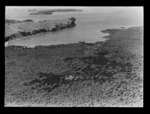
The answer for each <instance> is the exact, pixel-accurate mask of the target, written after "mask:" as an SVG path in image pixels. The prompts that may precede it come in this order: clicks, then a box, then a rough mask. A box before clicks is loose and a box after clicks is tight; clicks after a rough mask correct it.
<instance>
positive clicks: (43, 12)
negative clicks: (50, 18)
mask: <svg viewBox="0 0 150 114" xmlns="http://www.w3.org/2000/svg"><path fill="white" fill-rule="evenodd" d="M79 11H82V10H79V9H47V10H36V9H33V10H28V12H30V13H29V14H30V15H52V14H53V13H54V12H79Z"/></svg>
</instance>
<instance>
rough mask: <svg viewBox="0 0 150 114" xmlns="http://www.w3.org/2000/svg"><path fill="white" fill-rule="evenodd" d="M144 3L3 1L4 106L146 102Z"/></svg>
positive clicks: (141, 104)
mask: <svg viewBox="0 0 150 114" xmlns="http://www.w3.org/2000/svg"><path fill="white" fill-rule="evenodd" d="M143 18H144V7H143V6H5V28H4V31H5V33H4V43H5V44H4V50H5V57H4V58H5V76H4V79H5V81H4V86H5V87H4V107H100V108H101V107H143V89H144V87H143V83H144V82H143V77H144V76H143V44H144V43H143V41H144V35H143V33H144V31H143V30H144V24H143Z"/></svg>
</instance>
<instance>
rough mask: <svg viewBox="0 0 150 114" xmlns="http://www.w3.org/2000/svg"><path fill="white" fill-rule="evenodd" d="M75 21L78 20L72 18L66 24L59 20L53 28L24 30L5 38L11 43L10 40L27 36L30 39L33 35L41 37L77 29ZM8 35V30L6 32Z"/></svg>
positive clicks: (46, 22)
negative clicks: (46, 34) (73, 28)
mask: <svg viewBox="0 0 150 114" xmlns="http://www.w3.org/2000/svg"><path fill="white" fill-rule="evenodd" d="M75 21H76V19H75V18H74V17H71V18H69V19H68V20H66V21H65V22H64V23H63V22H61V20H60V22H59V20H58V22H59V23H58V22H57V23H55V24H54V25H53V26H54V27H52V28H47V27H45V28H39V29H37V28H35V29H34V30H32V31H23V30H22V31H19V32H16V33H13V34H11V35H9V36H7V37H5V42H7V41H9V40H13V39H20V38H25V37H26V36H27V37H28V36H33V35H41V34H45V33H50V32H57V31H60V30H63V29H66V28H71V27H75V26H76V23H75ZM23 22H24V21H23ZM23 22H22V23H23ZM22 23H21V24H22ZM31 23H35V22H31ZM31 23H30V24H31ZM43 23H45V24H49V23H51V22H49V20H46V21H44V22H43ZM37 24H40V22H38V23H37ZM9 26H13V24H12V25H9ZM9 26H8V27H9ZM29 27H30V26H29ZM18 28H19V26H18ZM30 28H32V26H31V27H30ZM6 33H7V30H6Z"/></svg>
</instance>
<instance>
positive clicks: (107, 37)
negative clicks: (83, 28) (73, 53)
mask: <svg viewBox="0 0 150 114" xmlns="http://www.w3.org/2000/svg"><path fill="white" fill-rule="evenodd" d="M133 27H141V26H129V27H124V28H122V27H119V28H111V29H109V28H108V29H104V30H100V32H101V33H106V34H107V35H105V36H103V37H99V38H104V39H105V41H95V42H93V44H95V43H96V42H106V41H108V40H109V39H110V38H111V36H112V33H111V32H110V30H114V29H115V30H123V29H128V28H133ZM66 29H67V28H66ZM68 29H69V28H68ZM54 32H59V30H58V31H54ZM51 33H52V32H46V33H40V34H35V35H31V36H26V37H22V38H16V39H12V40H10V41H7V42H5V47H8V46H11V45H9V42H11V41H14V40H20V39H25V38H30V37H32V36H33V37H35V36H38V37H39V36H40V35H41V37H42V36H43V35H47V34H51ZM78 42H80V41H78ZM85 43H88V42H85ZM68 44H70V43H68ZM71 44H74V43H71ZM52 45H55V46H57V45H60V44H52ZM64 45H67V44H64ZM13 46H21V45H13ZM37 46H39V45H37ZM40 46H50V45H40ZM23 47H30V48H34V47H36V46H33V47H32V46H23Z"/></svg>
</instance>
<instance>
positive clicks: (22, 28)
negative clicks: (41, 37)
mask: <svg viewBox="0 0 150 114" xmlns="http://www.w3.org/2000/svg"><path fill="white" fill-rule="evenodd" d="M75 21H76V19H75V18H74V17H71V18H68V19H61V20H43V21H39V22H34V21H33V20H30V19H27V20H24V21H18V20H8V19H7V20H5V42H7V41H9V40H12V39H17V38H23V37H27V36H32V35H37V34H43V33H47V32H55V31H59V30H63V29H65V28H71V27H75V26H76V23H75Z"/></svg>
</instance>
